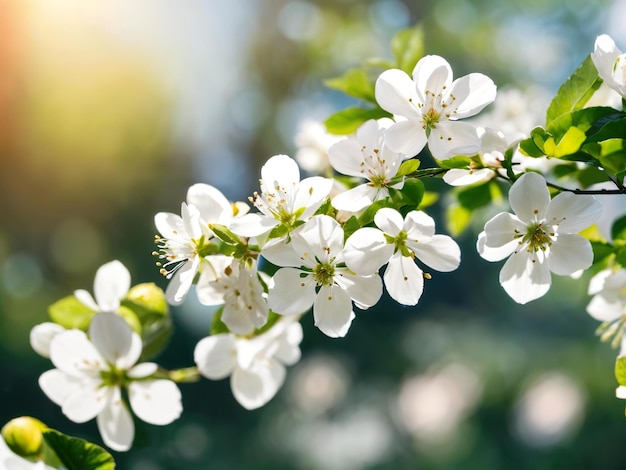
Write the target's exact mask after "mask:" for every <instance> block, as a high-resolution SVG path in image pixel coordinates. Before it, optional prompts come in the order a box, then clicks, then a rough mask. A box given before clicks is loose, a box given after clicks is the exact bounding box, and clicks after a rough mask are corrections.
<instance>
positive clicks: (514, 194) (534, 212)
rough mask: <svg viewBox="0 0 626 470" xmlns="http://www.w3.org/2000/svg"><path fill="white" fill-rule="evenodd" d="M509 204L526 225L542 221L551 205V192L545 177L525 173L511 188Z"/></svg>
mask: <svg viewBox="0 0 626 470" xmlns="http://www.w3.org/2000/svg"><path fill="white" fill-rule="evenodd" d="M509 203H510V204H511V208H512V209H513V212H515V214H516V215H517V217H518V218H519V219H520V220H521V221H522V222H524V223H525V224H529V223H531V222H535V221H537V220H539V221H540V220H542V219H543V218H544V215H545V213H546V209H547V207H548V204H549V203H550V192H549V191H548V186H547V185H546V180H545V179H544V177H543V176H541V175H539V174H537V173H533V172H530V173H524V174H523V175H522V176H520V177H519V179H518V180H517V181H515V183H513V186H511V189H510V190H509Z"/></svg>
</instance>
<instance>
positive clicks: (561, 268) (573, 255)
mask: <svg viewBox="0 0 626 470" xmlns="http://www.w3.org/2000/svg"><path fill="white" fill-rule="evenodd" d="M591 263H593V250H592V249H591V243H590V242H589V240H587V239H586V238H584V237H581V236H580V235H573V234H568V233H562V234H559V235H558V238H557V239H556V241H555V242H554V243H553V244H552V246H551V247H550V254H549V256H548V265H549V266H550V271H552V272H553V273H554V274H559V275H562V276H567V275H569V274H572V273H575V272H576V271H578V270H581V269H587V268H588V267H589V266H591Z"/></svg>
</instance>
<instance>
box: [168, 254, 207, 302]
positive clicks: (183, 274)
mask: <svg viewBox="0 0 626 470" xmlns="http://www.w3.org/2000/svg"><path fill="white" fill-rule="evenodd" d="M199 268H200V258H199V257H198V256H194V258H193V259H192V260H190V261H186V262H185V264H184V265H183V266H181V267H180V268H178V269H177V270H176V273H174V276H173V277H172V279H170V282H169V284H168V285H167V289H165V297H166V298H167V302H168V303H169V304H170V305H180V304H182V303H183V302H184V300H185V299H186V298H187V294H189V290H190V289H191V285H192V284H193V280H194V278H195V277H196V273H197V272H198V269H199Z"/></svg>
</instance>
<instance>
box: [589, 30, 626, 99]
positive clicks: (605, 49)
mask: <svg viewBox="0 0 626 470" xmlns="http://www.w3.org/2000/svg"><path fill="white" fill-rule="evenodd" d="M591 60H592V61H593V63H594V65H595V66H596V69H598V75H600V78H601V79H602V80H604V83H606V84H607V85H608V86H609V87H611V88H612V89H613V90H615V91H616V92H618V93H619V94H620V95H621V96H622V98H626V54H623V53H622V51H621V50H620V49H619V48H618V47H617V46H616V45H615V41H614V40H613V38H611V36H609V35H607V34H602V35H600V36H598V37H597V38H596V43H595V46H594V50H593V52H592V53H591Z"/></svg>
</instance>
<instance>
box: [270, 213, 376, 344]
mask: <svg viewBox="0 0 626 470" xmlns="http://www.w3.org/2000/svg"><path fill="white" fill-rule="evenodd" d="M343 239H344V234H343V229H342V228H341V225H339V223H338V222H337V221H336V220H335V219H333V218H332V217H329V216H327V215H316V216H314V217H312V218H311V220H309V221H308V222H306V223H305V224H304V225H302V226H300V227H299V228H298V229H297V230H295V231H294V232H293V234H292V237H291V243H289V244H288V245H285V249H284V250H276V251H272V252H268V253H265V252H264V253H263V256H264V257H266V258H267V259H268V260H269V261H270V262H272V263H274V264H276V265H278V266H284V267H283V268H281V269H279V270H278V271H277V272H276V273H275V274H274V277H273V278H272V279H273V283H272V285H271V286H270V289H269V296H268V304H269V307H270V309H271V310H273V311H274V312H276V313H279V314H281V315H297V314H301V313H304V312H306V311H307V310H308V309H309V308H311V306H313V317H314V320H315V325H316V326H317V327H318V328H319V329H320V330H321V331H322V332H323V333H324V334H326V335H328V336H330V337H333V338H336V337H342V336H345V335H346V333H347V332H348V329H349V328H350V324H351V323H352V320H353V319H354V312H353V310H352V302H353V301H354V303H355V304H356V306H357V307H359V308H361V309H367V308H369V307H371V306H372V305H374V304H375V303H376V302H378V299H379V298H380V296H381V295H382V282H381V280H380V277H378V276H377V275H372V273H368V274H369V275H358V274H354V273H353V272H352V271H350V270H349V269H348V268H346V267H345V264H344V257H343ZM291 248H292V249H291Z"/></svg>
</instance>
